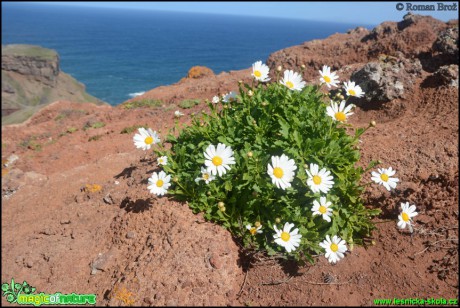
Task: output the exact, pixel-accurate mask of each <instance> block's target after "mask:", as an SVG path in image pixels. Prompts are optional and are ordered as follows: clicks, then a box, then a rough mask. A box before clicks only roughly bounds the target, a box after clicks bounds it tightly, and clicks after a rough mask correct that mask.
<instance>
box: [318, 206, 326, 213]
mask: <svg viewBox="0 0 460 308" xmlns="http://www.w3.org/2000/svg"><path fill="white" fill-rule="evenodd" d="M319 212H320V213H321V214H326V212H327V207H325V206H324V205H321V206H320V207H319Z"/></svg>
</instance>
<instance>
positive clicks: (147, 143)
mask: <svg viewBox="0 0 460 308" xmlns="http://www.w3.org/2000/svg"><path fill="white" fill-rule="evenodd" d="M138 131H139V133H138V134H135V135H134V137H133V141H134V145H135V146H136V148H138V149H143V150H144V151H145V150H150V147H151V145H152V144H156V143H158V142H160V137H159V136H158V134H157V132H154V131H152V130H151V129H150V128H148V129H145V128H143V127H140V128H139V129H138Z"/></svg>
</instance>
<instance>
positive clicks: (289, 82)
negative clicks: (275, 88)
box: [280, 70, 305, 91]
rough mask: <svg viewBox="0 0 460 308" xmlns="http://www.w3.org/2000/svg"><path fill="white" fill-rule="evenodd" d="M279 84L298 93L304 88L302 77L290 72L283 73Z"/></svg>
mask: <svg viewBox="0 0 460 308" xmlns="http://www.w3.org/2000/svg"><path fill="white" fill-rule="evenodd" d="M280 83H281V84H283V85H285V86H286V87H288V88H289V89H290V90H296V91H300V90H302V89H303V87H305V81H302V76H300V74H299V73H296V72H294V71H292V70H286V71H284V78H283V79H281V81H280Z"/></svg>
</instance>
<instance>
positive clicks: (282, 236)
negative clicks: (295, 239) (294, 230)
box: [281, 232, 291, 242]
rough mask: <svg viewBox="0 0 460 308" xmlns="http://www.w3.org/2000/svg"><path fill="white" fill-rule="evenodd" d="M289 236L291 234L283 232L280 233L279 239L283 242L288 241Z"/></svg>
mask: <svg viewBox="0 0 460 308" xmlns="http://www.w3.org/2000/svg"><path fill="white" fill-rule="evenodd" d="M290 238H291V235H290V234H289V233H287V232H283V233H281V239H282V240H283V241H285V242H287V241H289V239H290Z"/></svg>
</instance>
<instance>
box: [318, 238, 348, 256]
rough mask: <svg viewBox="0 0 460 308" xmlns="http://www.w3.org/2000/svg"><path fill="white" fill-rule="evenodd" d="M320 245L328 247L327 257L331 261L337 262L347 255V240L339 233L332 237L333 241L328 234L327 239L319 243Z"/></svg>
mask: <svg viewBox="0 0 460 308" xmlns="http://www.w3.org/2000/svg"><path fill="white" fill-rule="evenodd" d="M319 246H321V247H323V248H324V249H326V255H325V257H326V259H328V261H329V262H330V263H336V262H337V261H340V259H343V258H344V257H345V256H344V252H345V251H347V246H346V242H345V241H344V240H342V239H341V238H340V237H338V236H337V235H334V236H333V237H332V241H331V238H330V237H329V235H326V239H325V240H324V241H322V242H321V243H319Z"/></svg>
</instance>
